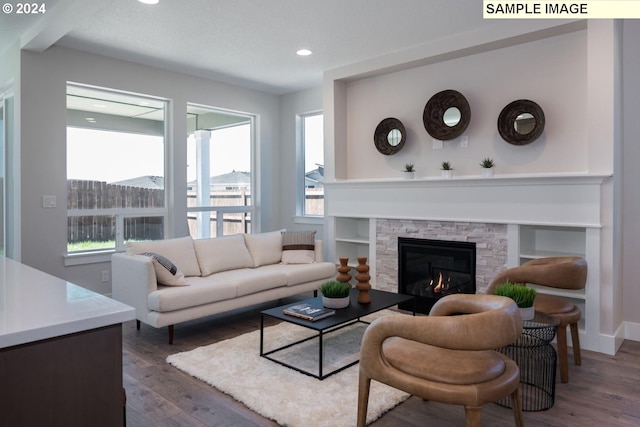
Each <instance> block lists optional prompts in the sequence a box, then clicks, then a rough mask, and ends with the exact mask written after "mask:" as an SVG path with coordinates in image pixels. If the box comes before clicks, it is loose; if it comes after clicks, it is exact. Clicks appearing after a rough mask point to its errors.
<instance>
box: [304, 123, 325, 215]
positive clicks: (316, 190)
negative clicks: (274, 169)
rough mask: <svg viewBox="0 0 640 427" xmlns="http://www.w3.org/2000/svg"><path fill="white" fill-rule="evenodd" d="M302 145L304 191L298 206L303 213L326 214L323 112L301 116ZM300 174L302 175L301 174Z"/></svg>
mask: <svg viewBox="0 0 640 427" xmlns="http://www.w3.org/2000/svg"><path fill="white" fill-rule="evenodd" d="M299 123H300V126H301V129H300V135H301V141H300V144H299V146H300V147H301V151H302V156H301V158H302V159H304V161H303V165H304V168H299V170H300V169H302V174H301V175H302V177H301V178H300V179H301V180H302V182H304V184H303V185H301V186H300V187H301V188H304V193H303V192H300V193H299V194H300V198H301V199H302V200H301V201H300V202H299V203H298V206H300V207H301V210H302V212H301V213H302V215H307V216H323V215H324V131H323V125H324V116H323V115H322V113H310V114H306V115H302V116H300V120H299ZM299 176H300V175H299Z"/></svg>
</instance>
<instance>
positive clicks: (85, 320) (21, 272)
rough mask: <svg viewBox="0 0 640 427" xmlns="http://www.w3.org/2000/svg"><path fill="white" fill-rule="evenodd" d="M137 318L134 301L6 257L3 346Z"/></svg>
mask: <svg viewBox="0 0 640 427" xmlns="http://www.w3.org/2000/svg"><path fill="white" fill-rule="evenodd" d="M133 319H135V310H134V309H133V308H132V307H129V306H128V305H125V304H122V303H121V302H118V301H115V300H113V299H111V298H109V297H106V296H104V295H100V294H98V293H96V292H93V291H90V290H88V289H85V288H83V287H80V286H78V285H75V284H73V283H70V282H67V281H66V280H62V279H59V278H57V277H54V276H51V275H50V274H46V273H44V272H42V271H39V270H36V269H34V268H32V267H29V266H26V265H24V264H20V263H18V262H16V261H13V260H11V259H8V258H5V257H0V348H7V347H11V346H14V345H19V344H25V343H31V342H35V341H40V340H44V339H47V338H54V337H59V336H62V335H67V334H72V333H76V332H82V331H87V330H90V329H95V328H100V327H103V326H109V325H114V324H118V323H122V322H126V321H128V320H133Z"/></svg>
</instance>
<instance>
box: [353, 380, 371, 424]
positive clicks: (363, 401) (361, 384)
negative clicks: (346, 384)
mask: <svg viewBox="0 0 640 427" xmlns="http://www.w3.org/2000/svg"><path fill="white" fill-rule="evenodd" d="M370 388H371V378H368V377H367V376H365V375H362V373H361V374H360V377H359V379H358V420H357V422H356V426H357V427H365V426H366V425H367V409H368V408H369V390H370Z"/></svg>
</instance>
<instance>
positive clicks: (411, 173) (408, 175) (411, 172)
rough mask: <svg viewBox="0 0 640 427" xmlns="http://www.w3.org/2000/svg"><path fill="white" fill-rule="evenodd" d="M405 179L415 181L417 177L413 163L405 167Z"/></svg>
mask: <svg viewBox="0 0 640 427" xmlns="http://www.w3.org/2000/svg"><path fill="white" fill-rule="evenodd" d="M403 172H404V178H405V179H413V178H414V177H415V175H416V170H415V169H414V167H413V163H407V164H406V165H404V171H403Z"/></svg>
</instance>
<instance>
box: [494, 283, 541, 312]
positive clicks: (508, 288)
mask: <svg viewBox="0 0 640 427" xmlns="http://www.w3.org/2000/svg"><path fill="white" fill-rule="evenodd" d="M495 292H496V295H501V296H503V297H509V298H511V299H512V300H513V301H515V303H516V305H517V306H518V308H519V309H520V316H521V317H522V320H531V319H533V316H534V315H535V308H534V307H533V301H534V300H535V299H536V295H537V292H536V290H535V289H533V288H528V287H526V286H524V285H519V284H517V283H511V282H507V283H503V284H502V285H499V286H497V287H496V291H495Z"/></svg>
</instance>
